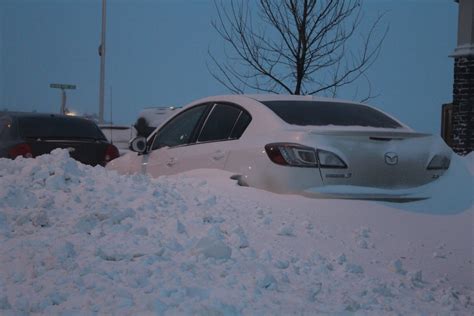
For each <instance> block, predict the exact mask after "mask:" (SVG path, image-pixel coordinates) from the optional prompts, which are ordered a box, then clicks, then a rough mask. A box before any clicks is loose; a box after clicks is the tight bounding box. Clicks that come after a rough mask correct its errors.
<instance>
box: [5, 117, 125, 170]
mask: <svg viewBox="0 0 474 316" xmlns="http://www.w3.org/2000/svg"><path fill="white" fill-rule="evenodd" d="M55 148H67V149H69V154H70V155H71V157H72V158H74V159H76V160H78V161H80V162H82V163H84V164H88V165H92V166H95V165H102V166H105V165H106V164H107V163H108V162H109V161H111V160H112V159H115V158H117V157H118V156H119V153H118V150H117V148H116V147H115V146H114V145H112V144H111V143H109V142H108V141H107V138H106V137H105V136H104V134H103V133H102V131H101V130H100V129H99V127H98V126H97V124H95V123H94V122H93V121H91V120H88V119H85V118H80V117H73V116H65V115H58V114H40V113H26V112H25V113H23V112H6V113H3V114H0V158H12V159H14V158H16V157H18V156H23V157H36V156H39V155H43V154H48V153H50V152H51V151H52V150H53V149H55Z"/></svg>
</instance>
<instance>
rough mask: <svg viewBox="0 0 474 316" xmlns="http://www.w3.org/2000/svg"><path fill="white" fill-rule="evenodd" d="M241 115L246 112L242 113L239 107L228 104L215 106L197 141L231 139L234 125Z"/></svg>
mask: <svg viewBox="0 0 474 316" xmlns="http://www.w3.org/2000/svg"><path fill="white" fill-rule="evenodd" d="M242 113H246V112H243V110H242V109H240V108H239V107H236V106H232V105H229V104H216V105H215V106H214V108H213V110H212V112H211V114H209V117H208V119H207V121H206V123H205V125H204V127H203V128H202V131H201V134H200V135H199V138H198V141H199V142H209V141H218V140H226V139H230V138H232V134H233V131H234V130H235V126H236V123H237V122H238V119H239V118H240V117H241V116H242ZM242 132H243V131H242ZM237 134H238V132H236V135H237ZM239 136H240V135H239Z"/></svg>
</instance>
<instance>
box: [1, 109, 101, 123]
mask: <svg viewBox="0 0 474 316" xmlns="http://www.w3.org/2000/svg"><path fill="white" fill-rule="evenodd" d="M1 116H10V117H13V118H45V117H54V118H65V119H69V120H81V121H88V122H94V121H92V120H89V119H87V118H85V117H80V116H70V115H63V114H57V113H38V112H16V111H6V112H0V117H1Z"/></svg>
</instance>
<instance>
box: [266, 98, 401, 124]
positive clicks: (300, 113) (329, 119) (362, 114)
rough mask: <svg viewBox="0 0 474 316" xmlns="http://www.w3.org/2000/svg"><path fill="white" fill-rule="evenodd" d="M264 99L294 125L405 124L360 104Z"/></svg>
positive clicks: (278, 113)
mask: <svg viewBox="0 0 474 316" xmlns="http://www.w3.org/2000/svg"><path fill="white" fill-rule="evenodd" d="M262 103H263V104H265V105H266V106H267V107H269V108H270V109H271V110H272V111H273V112H275V113H276V114H277V115H278V116H279V117H280V118H281V119H282V120H284V121H285V122H287V123H288V124H292V125H313V126H327V125H335V126H369V127H381V128H399V127H402V126H401V125H400V124H399V123H397V122H396V121H394V120H393V119H391V118H390V117H388V116H387V115H385V114H383V113H382V112H379V111H377V110H375V109H372V108H370V107H368V106H364V105H360V104H350V103H337V102H321V101H266V102H262Z"/></svg>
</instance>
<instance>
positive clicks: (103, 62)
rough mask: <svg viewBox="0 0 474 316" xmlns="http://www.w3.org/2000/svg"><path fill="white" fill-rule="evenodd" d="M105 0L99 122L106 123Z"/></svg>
mask: <svg viewBox="0 0 474 316" xmlns="http://www.w3.org/2000/svg"><path fill="white" fill-rule="evenodd" d="M105 1H106V0H102V33H101V40H100V46H99V56H100V86H99V123H100V124H102V123H104V85H105V26H106V23H105V17H106V12H105V8H106V6H105Z"/></svg>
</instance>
